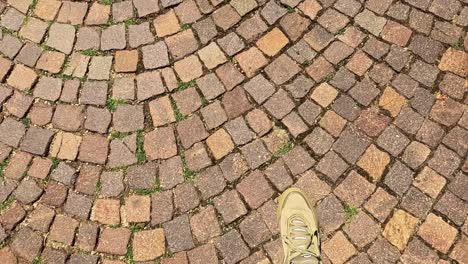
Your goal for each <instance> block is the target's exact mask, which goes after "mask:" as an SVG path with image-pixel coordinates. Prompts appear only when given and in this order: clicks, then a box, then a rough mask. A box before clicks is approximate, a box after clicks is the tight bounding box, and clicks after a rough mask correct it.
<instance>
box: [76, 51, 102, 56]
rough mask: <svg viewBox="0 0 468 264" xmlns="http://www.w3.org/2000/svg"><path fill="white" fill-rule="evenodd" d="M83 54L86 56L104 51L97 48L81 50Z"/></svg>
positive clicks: (96, 54)
mask: <svg viewBox="0 0 468 264" xmlns="http://www.w3.org/2000/svg"><path fill="white" fill-rule="evenodd" d="M81 54H83V55H85V56H98V55H101V54H102V53H101V52H100V51H98V50H96V49H85V50H82V51H81Z"/></svg>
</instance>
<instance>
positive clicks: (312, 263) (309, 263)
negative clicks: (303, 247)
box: [291, 256, 319, 264]
mask: <svg viewBox="0 0 468 264" xmlns="http://www.w3.org/2000/svg"><path fill="white" fill-rule="evenodd" d="M318 263H319V261H318V259H316V258H315V257H312V256H311V257H303V256H297V257H295V258H294V259H292V260H291V264H318Z"/></svg>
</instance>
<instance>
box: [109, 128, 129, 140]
mask: <svg viewBox="0 0 468 264" xmlns="http://www.w3.org/2000/svg"><path fill="white" fill-rule="evenodd" d="M126 136H128V133H127V132H121V131H117V130H111V132H110V137H111V138H113V139H123V138H125V137H126Z"/></svg>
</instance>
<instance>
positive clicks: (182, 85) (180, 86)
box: [174, 80, 197, 92]
mask: <svg viewBox="0 0 468 264" xmlns="http://www.w3.org/2000/svg"><path fill="white" fill-rule="evenodd" d="M195 86H197V81H195V80H191V81H188V82H178V83H177V88H176V89H175V91H174V92H180V91H183V90H185V89H187V88H189V87H195Z"/></svg>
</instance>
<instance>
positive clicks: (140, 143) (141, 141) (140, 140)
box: [136, 130, 148, 164]
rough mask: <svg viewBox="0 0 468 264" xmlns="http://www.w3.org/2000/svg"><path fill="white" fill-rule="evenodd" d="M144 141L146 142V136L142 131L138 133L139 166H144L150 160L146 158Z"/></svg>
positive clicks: (137, 155) (137, 152)
mask: <svg viewBox="0 0 468 264" xmlns="http://www.w3.org/2000/svg"><path fill="white" fill-rule="evenodd" d="M144 141H145V134H144V133H143V131H141V130H140V131H138V132H137V150H136V157H137V162H138V164H143V163H145V162H146V161H147V160H148V158H147V157H146V153H145V150H144V148H143V145H144Z"/></svg>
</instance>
